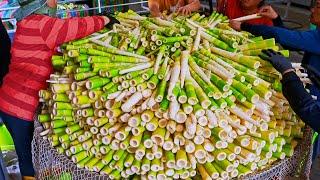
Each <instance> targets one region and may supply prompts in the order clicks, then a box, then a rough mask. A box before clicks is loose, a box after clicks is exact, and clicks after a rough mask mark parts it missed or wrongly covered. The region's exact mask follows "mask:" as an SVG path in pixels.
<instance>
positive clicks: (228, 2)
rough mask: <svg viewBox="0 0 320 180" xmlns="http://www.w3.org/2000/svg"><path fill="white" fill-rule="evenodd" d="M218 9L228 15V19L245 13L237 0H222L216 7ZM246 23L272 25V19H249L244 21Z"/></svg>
mask: <svg viewBox="0 0 320 180" xmlns="http://www.w3.org/2000/svg"><path fill="white" fill-rule="evenodd" d="M218 11H219V12H220V13H223V14H224V15H226V16H228V18H229V19H235V18H238V17H242V16H246V15H247V14H244V13H243V11H242V9H241V6H240V1H239V0H224V2H223V1H222V4H220V5H219V7H218ZM246 23H248V24H256V25H267V26H273V23H272V20H271V19H269V18H265V17H262V18H259V19H253V20H249V21H246Z"/></svg>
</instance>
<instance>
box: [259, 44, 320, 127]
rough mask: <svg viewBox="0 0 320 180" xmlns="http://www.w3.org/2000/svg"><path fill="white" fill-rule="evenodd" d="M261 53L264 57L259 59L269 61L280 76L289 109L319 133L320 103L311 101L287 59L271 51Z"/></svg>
mask: <svg viewBox="0 0 320 180" xmlns="http://www.w3.org/2000/svg"><path fill="white" fill-rule="evenodd" d="M262 52H263V54H264V55H263V56H261V58H263V59H265V60H267V61H269V62H270V63H271V64H272V65H273V67H274V68H275V69H276V70H277V71H279V72H280V73H281V74H282V80H281V83H282V93H283V95H284V96H285V98H286V99H287V100H288V102H289V104H290V106H291V108H292V109H293V110H294V112H295V113H296V114H297V115H298V116H299V117H300V118H301V119H302V120H303V121H304V122H305V123H307V124H308V125H310V126H311V127H312V128H313V129H314V130H316V131H317V132H320V123H319V121H320V120H319V117H320V102H319V101H315V100H314V99H312V97H311V95H310V94H309V93H308V92H307V91H306V89H305V88H304V86H303V84H302V82H301V80H300V78H299V77H298V76H297V74H296V73H295V71H294V69H293V68H292V65H291V63H290V62H289V60H288V59H287V58H285V57H283V56H282V55H281V54H280V53H277V52H275V51H273V50H267V51H266V50H263V51H262Z"/></svg>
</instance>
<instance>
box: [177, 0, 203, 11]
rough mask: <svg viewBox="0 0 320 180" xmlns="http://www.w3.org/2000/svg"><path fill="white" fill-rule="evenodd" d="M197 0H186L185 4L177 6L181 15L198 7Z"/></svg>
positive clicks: (196, 9)
mask: <svg viewBox="0 0 320 180" xmlns="http://www.w3.org/2000/svg"><path fill="white" fill-rule="evenodd" d="M200 5H201V4H200V1H199V0H188V1H187V4H186V5H185V6H182V7H179V9H178V12H179V13H180V14H183V15H189V14H191V13H192V12H194V11H198V10H199V8H200Z"/></svg>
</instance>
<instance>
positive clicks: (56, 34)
mask: <svg viewBox="0 0 320 180" xmlns="http://www.w3.org/2000/svg"><path fill="white" fill-rule="evenodd" d="M39 23H40V33H41V36H42V38H43V40H44V41H45V42H46V44H47V46H48V47H49V48H52V49H53V48H55V47H56V46H59V45H61V44H63V43H65V42H69V41H72V40H76V39H81V38H83V37H86V36H88V35H90V34H92V33H94V32H97V31H99V30H101V29H103V28H104V26H105V25H106V24H108V23H109V19H108V18H107V17H104V16H91V17H84V18H68V19H58V18H52V17H49V16H45V17H44V18H43V19H42V20H41V21H40V22H39Z"/></svg>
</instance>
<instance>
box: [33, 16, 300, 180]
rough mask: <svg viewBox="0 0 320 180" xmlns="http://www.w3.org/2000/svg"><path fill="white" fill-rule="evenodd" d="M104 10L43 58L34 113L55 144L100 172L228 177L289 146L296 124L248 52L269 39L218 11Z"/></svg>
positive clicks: (267, 161) (272, 79) (274, 76)
mask: <svg viewBox="0 0 320 180" xmlns="http://www.w3.org/2000/svg"><path fill="white" fill-rule="evenodd" d="M116 17H117V19H118V20H119V21H120V24H115V25H114V27H113V29H112V30H110V31H108V32H106V33H101V34H99V33H96V34H93V35H92V36H90V37H87V38H84V39H81V40H77V41H73V42H69V43H67V44H64V45H62V46H61V48H60V50H61V55H59V56H57V55H56V56H53V57H52V64H53V66H54V68H55V70H56V72H55V74H52V75H51V77H50V80H48V82H49V83H50V86H49V88H48V89H47V90H41V91H40V92H39V96H40V100H41V102H44V103H43V104H44V105H43V109H42V112H41V114H40V115H39V116H38V120H39V121H40V122H41V123H42V125H43V126H44V128H45V129H46V130H45V131H44V132H42V135H43V136H44V137H45V138H47V139H48V140H49V142H50V143H51V145H52V146H53V147H54V148H56V149H57V151H58V152H59V153H61V154H65V155H66V156H68V157H70V159H71V160H72V161H73V162H74V163H76V164H77V166H78V167H79V168H86V169H88V170H90V171H96V172H99V173H101V174H107V175H109V177H110V178H111V179H120V178H128V177H134V179H190V178H192V177H198V178H199V177H200V178H202V179H227V178H235V177H241V176H244V175H247V174H248V173H251V172H254V171H256V170H258V169H263V168H265V167H268V166H270V165H271V164H272V163H273V162H275V161H277V160H279V159H284V158H285V157H288V156H292V155H293V152H294V148H295V146H296V145H297V140H296V138H300V137H302V128H303V127H304V123H303V122H302V121H301V120H299V119H298V118H297V117H296V115H295V114H294V113H293V111H292V110H291V109H290V107H289V105H288V102H287V101H286V100H285V98H284V97H283V95H282V93H281V84H280V81H279V79H280V75H279V74H278V73H277V72H276V71H275V70H274V69H273V67H272V66H271V65H270V63H268V62H266V61H264V60H262V59H260V58H259V56H258V55H260V54H261V50H263V49H269V48H271V49H274V50H276V51H280V50H279V47H278V46H277V45H276V44H275V41H274V39H266V40H264V39H262V38H261V37H254V36H252V35H251V34H249V33H247V32H236V31H234V30H233V29H231V28H230V27H229V26H228V24H227V18H225V17H224V16H223V15H221V14H218V13H213V14H212V15H211V16H209V17H205V16H201V15H200V14H198V13H196V14H193V15H191V16H190V17H181V16H176V15H173V16H171V19H167V20H163V19H160V18H149V17H145V16H140V15H138V14H136V13H134V12H132V11H129V12H127V13H118V14H117V15H116ZM280 52H281V53H283V54H285V55H288V52H287V51H280Z"/></svg>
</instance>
